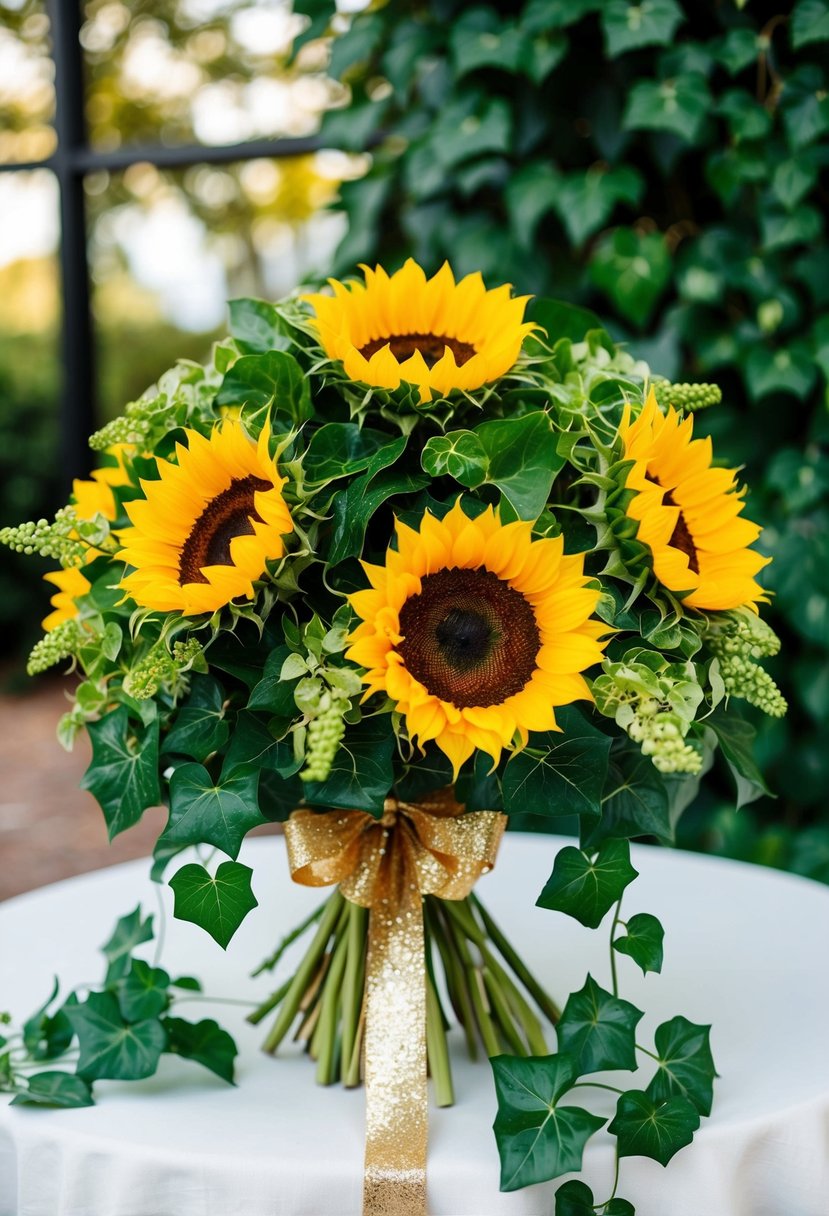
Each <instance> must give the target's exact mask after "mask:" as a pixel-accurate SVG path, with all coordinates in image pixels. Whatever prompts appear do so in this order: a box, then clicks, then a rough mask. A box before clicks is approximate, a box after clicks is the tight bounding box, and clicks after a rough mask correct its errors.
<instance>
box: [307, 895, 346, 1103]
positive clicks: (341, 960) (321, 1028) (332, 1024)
mask: <svg viewBox="0 0 829 1216" xmlns="http://www.w3.org/2000/svg"><path fill="white" fill-rule="evenodd" d="M343 911H344V914H345V920H346V926H347V924H348V921H349V920H350V907H349V905H347V904H346V907H345V908H344V909H343ZM338 928H339V926H338ZM347 958H348V931H347V928H344V929H343V931H342V932H341V933H340V934H339V937H338V939H337V944H336V945H335V947H334V953H333V954H332V956H331V965H330V967H329V968H328V974H327V975H326V977H325V983H324V985H323V990H322V996H321V998H320V1015H319V1020H318V1022H317V1027H316V1030H315V1031H314V1035H313V1038H312V1039H311V1055H312V1056H316V1058H317V1083H318V1084H319V1085H331V1084H332V1082H333V1081H334V1080H335V1078H336V1074H337V1067H338V1064H339V1060H338V1049H339V1047H340V1039H339V1036H338V1035H337V1024H338V1022H339V1015H340V1008H341V1004H342V983H343V972H344V971H345V965H346V960H347Z"/></svg>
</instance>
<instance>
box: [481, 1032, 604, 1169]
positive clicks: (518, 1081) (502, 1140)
mask: <svg viewBox="0 0 829 1216" xmlns="http://www.w3.org/2000/svg"><path fill="white" fill-rule="evenodd" d="M491 1064H492V1071H493V1073H494V1075H495V1092H496V1094H497V1095H498V1115H497V1117H496V1119H495V1126H494V1130H495V1139H496V1141H497V1144H498V1152H499V1153H500V1155H501V1190H502V1191H514V1190H516V1189H518V1188H519V1187H522V1186H529V1185H530V1184H531V1183H533V1182H544V1181H546V1180H547V1179H548V1178H556V1177H558V1176H559V1175H560V1174H567V1173H569V1172H570V1171H571V1170H578V1169H581V1158H582V1153H583V1151H584V1146H585V1144H586V1142H587V1140H588V1139H589V1138H590V1136H591V1135H592V1134H593V1132H595V1131H597V1130H598V1128H600V1127H602V1126H603V1125H604V1123H605V1120H604V1119H600V1118H598V1117H597V1116H596V1115H591V1114H590V1112H589V1111H586V1110H584V1109H583V1108H581V1107H578V1106H562V1105H560V1104H559V1099H560V1098H561V1097H562V1095H563V1094H564V1093H566V1091H567V1090H568V1089H570V1088H571V1086H572V1084H573V1082H574V1081H575V1079H576V1077H577V1076H578V1067H577V1064H576V1061H575V1059H574V1058H573V1057H572V1056H570V1055H567V1054H566V1053H560V1054H559V1055H556V1056H546V1057H532V1058H530V1059H521V1058H520V1057H516V1056H496V1057H495V1058H494V1059H493V1060H492V1061H491Z"/></svg>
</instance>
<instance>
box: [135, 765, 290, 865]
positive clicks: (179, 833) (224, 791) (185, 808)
mask: <svg viewBox="0 0 829 1216" xmlns="http://www.w3.org/2000/svg"><path fill="white" fill-rule="evenodd" d="M258 785H259V773H258V771H257V770H256V769H254V770H253V771H250V772H246V771H244V770H243V769H237V770H236V771H235V772H234V773H233V775H232V776H230V777H222V778H220V780H219V781H214V780H213V778H212V777H211V776H210V774H209V773H208V771H207V769H206V768H204V767H203V765H201V764H183V765H182V766H181V768H177V769H176V771H175V772H174V773H173V775H172V777H171V778H170V818H169V820H168V822H167V826H166V827H165V829H164V831H163V832H162V834H161V836H160V838H159V839H160V840H161V841H163V842H165V843H167V844H181V845H184V844H212V845H215V846H216V848H217V849H221V850H222V852H223V853H227V855H228V857H237V856H238V854H239V849H240V848H241V846H242V841H243V840H244V838H245V835H246V833H248V832H249V831H250V830H251V828H254V827H257V826H258V825H259V824H261V823H265V822H267V821H266V819H265V817H264V816H263V815H262V812H261V811H260V810H259V803H258V800H257V796H256V795H257V787H258Z"/></svg>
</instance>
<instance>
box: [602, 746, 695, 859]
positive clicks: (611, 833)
mask: <svg viewBox="0 0 829 1216" xmlns="http://www.w3.org/2000/svg"><path fill="white" fill-rule="evenodd" d="M620 836H623V837H630V836H655V837H656V838H657V840H661V841H663V842H664V843H665V844H671V843H672V842H673V839H674V831H673V826H672V824H671V819H670V805H669V800H668V795H667V792H666V789H665V781H664V778H663V776H662V774H661V773H660V772H659V771H658V770H657V769H656V768H654V766H653V763H652V762H651V760H650V757H648V756H643V755H642V753H641V752H640V750H639V748H638V747H635V746H632V747H630V746H626V745H625V744H621V745H617V744H614V746H613V750H612V752H611V756H610V766H609V768H608V775H607V785H606V788H605V792H604V794H603V798H602V817H601V820H599V821H598V822H597V823H595V824H591V823H590V822H589V821H586V820H585V821H583V822H582V844H583V845H584V847H585V848H595V846H596V845H598V844H599V842H600V841H601V840H605V839H609V838H614V837H620Z"/></svg>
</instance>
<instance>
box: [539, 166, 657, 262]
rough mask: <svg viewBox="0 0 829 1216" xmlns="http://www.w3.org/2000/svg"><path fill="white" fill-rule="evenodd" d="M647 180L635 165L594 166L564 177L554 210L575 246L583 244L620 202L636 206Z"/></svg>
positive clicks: (559, 187) (558, 189) (556, 195)
mask: <svg viewBox="0 0 829 1216" xmlns="http://www.w3.org/2000/svg"><path fill="white" fill-rule="evenodd" d="M644 189H645V179H644V178H643V177H642V174H641V173H639V171H638V170H637V169H634V168H633V166H632V165H617V166H616V167H615V168H608V167H607V166H606V165H602V164H599V165H594V166H591V168H589V169H588V170H587V171H586V172H579V173H570V174H568V175H567V176H566V177H563V178H562V179H561V181H560V184H559V186H558V188H557V190H556V193H555V204H554V205H555V209H556V211H557V212H558V214H559V215H560V216H561V221H562V223H563V224H564V227H565V228H566V229H567V233H568V235H569V237H570V240H571V241H572V242H573V244H574V245H580V244H581V243H582V242H583V241H585V240H586V239H587V237H589V236H590V235H591V234H592V233H594V232H597V231H598V229H599V228H601V227H602V226H603V225H604V224H605V222H606V221H607V220H608V219H609V218H610V216H611V214H612V212H613V209H614V207H615V206H616V205H617V203H628V204H629V205H630V206H635V205H636V204H637V203H638V202H639V200H640V199H641V197H642V193H643V191H644Z"/></svg>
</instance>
